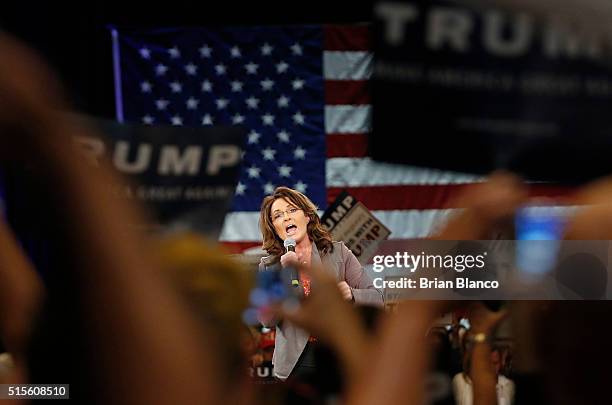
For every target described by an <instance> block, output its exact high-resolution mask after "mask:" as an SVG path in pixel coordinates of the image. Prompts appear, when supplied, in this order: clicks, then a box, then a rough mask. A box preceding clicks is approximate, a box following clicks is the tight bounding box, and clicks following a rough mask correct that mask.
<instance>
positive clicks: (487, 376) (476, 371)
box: [453, 303, 515, 405]
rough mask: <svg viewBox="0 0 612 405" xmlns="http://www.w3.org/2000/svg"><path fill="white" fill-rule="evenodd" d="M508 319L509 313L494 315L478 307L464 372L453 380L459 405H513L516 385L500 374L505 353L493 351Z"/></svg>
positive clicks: (474, 307) (465, 345) (471, 318)
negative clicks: (496, 332) (498, 330)
mask: <svg viewBox="0 0 612 405" xmlns="http://www.w3.org/2000/svg"><path fill="white" fill-rule="evenodd" d="M505 315H506V312H505V311H499V312H492V311H489V310H488V309H486V308H485V307H484V306H483V305H482V304H480V303H476V304H474V306H473V309H472V314H471V315H470V323H471V327H470V330H469V331H468V332H467V335H466V337H465V344H464V347H465V349H464V369H463V372H461V373H458V374H457V375H455V377H454V378H453V392H454V396H455V401H456V403H457V404H458V405H472V404H496V403H497V404H498V405H510V404H512V403H513V401H514V391H515V390H514V383H513V382H512V381H511V380H509V379H508V378H507V377H505V376H503V375H501V374H500V371H501V367H502V363H501V353H500V351H499V349H497V348H494V347H493V343H494V342H493V340H494V338H493V332H494V330H495V327H496V326H497V325H498V324H499V322H500V321H501V319H502V318H503V317H504V316H505ZM491 387H494V388H495V390H494V391H492V390H491ZM494 396H495V397H494Z"/></svg>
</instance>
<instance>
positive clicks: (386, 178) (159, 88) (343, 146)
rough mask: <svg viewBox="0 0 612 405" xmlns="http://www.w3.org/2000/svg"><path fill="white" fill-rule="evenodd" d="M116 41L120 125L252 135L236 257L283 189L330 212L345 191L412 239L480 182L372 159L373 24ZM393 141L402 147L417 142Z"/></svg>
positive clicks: (234, 221) (237, 202)
mask: <svg viewBox="0 0 612 405" xmlns="http://www.w3.org/2000/svg"><path fill="white" fill-rule="evenodd" d="M111 35H112V36H113V39H114V42H113V43H114V49H113V51H114V63H115V79H116V80H115V81H116V104H117V118H118V120H119V121H129V122H138V123H144V124H147V125H168V124H170V125H177V126H208V125H214V124H222V125H225V124H230V125H231V124H235V125H243V126H245V127H247V129H248V135H247V144H246V151H245V154H244V164H243V169H242V173H241V175H240V180H239V183H238V186H237V189H236V194H235V197H234V200H233V204H232V210H231V212H230V213H229V214H228V215H227V216H226V219H225V224H224V227H223V231H222V233H221V238H220V239H221V240H222V241H223V242H224V243H225V244H227V245H228V246H230V247H234V248H235V249H236V251H240V250H241V249H245V248H249V247H254V246H257V245H260V240H261V236H260V233H259V228H258V214H259V208H260V205H261V200H262V199H263V197H264V196H265V195H267V194H269V193H270V192H271V191H272V190H273V189H274V187H276V186H279V185H286V186H289V187H294V188H297V189H299V190H301V191H303V192H305V193H306V194H307V195H308V196H309V197H310V198H311V199H312V200H313V201H314V202H315V203H316V204H317V205H318V206H319V208H320V209H321V212H323V211H324V210H325V209H326V208H327V205H328V203H331V202H333V201H334V200H335V198H336V197H337V196H338V194H340V192H342V191H343V190H346V191H347V192H349V193H350V194H351V195H353V196H354V197H355V198H357V199H358V200H359V201H360V202H362V203H363V204H364V205H365V206H366V207H367V208H368V209H369V210H371V211H372V213H373V214H374V215H375V216H376V218H378V219H379V220H380V221H381V222H382V223H383V224H385V225H386V226H387V227H388V228H389V229H390V231H391V236H390V238H392V239H406V238H415V237H423V236H426V235H428V234H429V233H430V232H431V231H432V229H433V228H434V227H435V226H436V224H437V223H439V221H441V220H443V219H444V218H445V217H446V216H447V215H448V214H449V213H451V212H452V211H453V209H454V208H456V207H453V206H452V205H451V206H449V205H448V204H449V201H452V197H453V195H455V194H456V193H457V192H458V191H460V190H461V189H462V188H463V187H465V186H466V185H468V184H471V183H473V182H475V181H479V180H480V178H481V177H480V176H475V175H466V174H461V173H456V172H448V171H440V170H429V169H423V168H414V167H410V166H398V165H392V164H385V163H379V162H374V161H372V160H371V159H370V158H368V156H367V139H368V134H369V131H370V127H371V107H370V93H369V85H368V83H369V79H370V75H371V71H372V67H373V54H372V52H371V47H370V28H369V26H368V25H349V26H347V25H342V26H339V25H310V26H268V27H227V28H210V29H208V28H185V29H181V28H172V29H158V30H148V31H133V30H126V29H122V28H113V29H112V30H111ZM411 118H412V117H411V116H410V114H409V113H406V114H404V115H403V119H405V120H406V121H408V122H409V121H410V120H411ZM395 135H396V136H397V139H398V142H399V140H400V139H399V138H400V137H406V136H408V135H409V134H406V133H397V134H395ZM407 153H419V151H418V150H408V151H407ZM563 191H564V189H557V188H554V187H547V186H538V187H535V188H534V189H533V191H532V192H533V193H534V194H538V195H542V194H543V195H556V194H559V193H562V192H563Z"/></svg>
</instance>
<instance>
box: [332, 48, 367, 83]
mask: <svg viewBox="0 0 612 405" xmlns="http://www.w3.org/2000/svg"><path fill="white" fill-rule="evenodd" d="M372 57H373V55H372V53H370V52H342V51H325V52H323V76H324V78H325V80H368V79H369V78H370V76H371V75H372Z"/></svg>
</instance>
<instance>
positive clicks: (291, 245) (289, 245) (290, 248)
mask: <svg viewBox="0 0 612 405" xmlns="http://www.w3.org/2000/svg"><path fill="white" fill-rule="evenodd" d="M283 245H285V249H287V252H295V245H296V243H295V240H293V239H291V238H289V239H285V241H284V242H283Z"/></svg>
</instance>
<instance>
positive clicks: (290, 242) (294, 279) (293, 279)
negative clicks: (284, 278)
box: [283, 238, 300, 287]
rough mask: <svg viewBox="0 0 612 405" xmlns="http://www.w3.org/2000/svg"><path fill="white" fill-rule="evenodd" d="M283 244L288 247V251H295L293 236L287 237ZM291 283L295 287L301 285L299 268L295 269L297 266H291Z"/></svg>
mask: <svg viewBox="0 0 612 405" xmlns="http://www.w3.org/2000/svg"><path fill="white" fill-rule="evenodd" d="M283 245H284V246H285V249H287V252H295V245H296V243H295V240H293V239H291V238H288V239H285V241H284V242H283ZM291 285H292V286H293V287H299V286H300V279H299V277H298V274H297V270H296V269H295V267H292V268H291Z"/></svg>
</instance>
